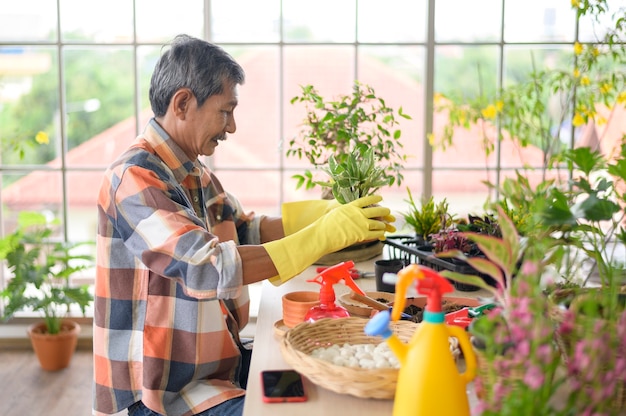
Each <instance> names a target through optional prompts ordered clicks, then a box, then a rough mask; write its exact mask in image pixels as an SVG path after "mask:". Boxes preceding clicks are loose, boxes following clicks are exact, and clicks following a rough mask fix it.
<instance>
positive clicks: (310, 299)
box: [283, 291, 320, 328]
mask: <svg viewBox="0 0 626 416" xmlns="http://www.w3.org/2000/svg"><path fill="white" fill-rule="evenodd" d="M319 304H320V294H319V293H318V292H306V291H305V292H291V293H287V294H285V295H284V296H283V322H284V324H285V326H287V327H288V328H293V327H294V326H296V325H298V324H299V323H300V322H303V321H304V317H305V316H306V314H307V312H308V311H309V309H311V308H312V307H314V306H318V305H319Z"/></svg>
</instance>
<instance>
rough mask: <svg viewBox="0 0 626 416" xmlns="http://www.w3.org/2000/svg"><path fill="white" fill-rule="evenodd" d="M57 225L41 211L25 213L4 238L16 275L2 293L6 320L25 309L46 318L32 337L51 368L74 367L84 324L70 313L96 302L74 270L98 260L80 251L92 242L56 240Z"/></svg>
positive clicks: (3, 255) (0, 247) (1, 243)
mask: <svg viewBox="0 0 626 416" xmlns="http://www.w3.org/2000/svg"><path fill="white" fill-rule="evenodd" d="M53 225H54V222H49V221H48V220H47V219H46V217H45V216H44V215H43V214H41V213H35V212H20V214H19V218H18V225H17V228H16V229H15V231H13V232H12V233H10V234H7V235H6V236H4V238H2V239H0V259H2V260H5V261H6V264H7V268H8V271H9V273H10V274H11V277H10V278H9V280H8V284H7V286H6V288H4V289H3V290H2V291H1V292H0V297H1V298H2V299H3V300H4V301H6V303H5V307H4V313H3V319H4V320H8V319H9V318H11V317H12V316H13V315H14V314H15V313H17V312H19V311H32V312H37V313H39V314H41V315H42V316H43V318H44V321H43V322H41V323H37V324H34V325H32V326H31V327H30V328H29V336H30V338H31V342H32V345H33V349H34V350H35V353H36V354H37V357H38V359H39V362H40V364H41V366H42V368H44V369H45V370H58V369H61V368H65V367H67V366H68V365H69V362H70V360H71V357H72V355H73V352H74V350H75V348H76V344H77V337H78V333H79V331H80V326H79V325H78V324H77V323H76V322H73V321H71V320H66V319H64V316H65V315H66V314H67V313H68V312H69V310H70V307H72V306H77V307H78V308H79V309H80V311H81V312H82V313H83V315H84V314H85V309H86V308H87V306H89V304H90V303H91V301H92V300H93V297H92V295H91V293H90V292H89V290H88V287H87V286H78V287H74V286H70V282H69V279H70V277H71V276H72V275H73V274H74V273H76V272H78V271H80V270H83V269H85V268H87V267H90V266H91V264H92V256H91V255H90V254H75V252H74V250H75V249H76V248H77V247H78V246H79V245H82V244H87V243H65V242H60V241H53V239H52V233H53V231H54V229H53ZM49 359H50V360H52V361H48V360H49Z"/></svg>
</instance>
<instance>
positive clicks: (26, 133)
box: [0, 46, 59, 165]
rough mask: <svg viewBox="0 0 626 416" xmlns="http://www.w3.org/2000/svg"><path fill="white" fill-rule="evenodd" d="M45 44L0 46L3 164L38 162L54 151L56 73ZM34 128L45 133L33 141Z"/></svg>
mask: <svg viewBox="0 0 626 416" xmlns="http://www.w3.org/2000/svg"><path fill="white" fill-rule="evenodd" d="M57 66H58V65H57V52H56V49H54V48H49V47H32V46H8V47H1V48H0V137H1V138H2V146H1V148H0V152H1V158H0V160H1V161H2V163H3V164H8V165H11V164H40V163H46V162H48V161H50V160H52V159H53V158H54V157H55V156H56V154H57V150H56V149H57V147H58V146H59V141H58V140H57V131H58V114H57V113H55V108H56V107H57V103H58V102H59V76H58V70H57ZM38 132H43V133H45V135H44V136H40V140H39V142H37V141H36V135H37V133H38Z"/></svg>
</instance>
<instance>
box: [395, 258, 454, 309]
mask: <svg viewBox="0 0 626 416" xmlns="http://www.w3.org/2000/svg"><path fill="white" fill-rule="evenodd" d="M413 280H417V284H416V289H417V292H418V293H421V294H423V295H426V296H427V298H428V300H427V302H426V310H427V311H429V312H441V297H442V296H443V294H444V293H449V292H453V291H454V286H452V285H451V284H450V282H449V281H448V280H447V279H446V278H445V277H443V276H441V275H440V274H439V273H437V272H436V271H434V270H433V269H431V268H428V267H424V266H420V265H418V264H410V265H408V266H407V267H405V268H404V269H402V270H400V271H399V272H398V281H397V282H396V297H395V302H394V304H395V305H397V306H396V307H394V309H393V313H392V319H393V320H394V321H397V320H398V319H399V318H400V313H401V312H402V310H403V309H404V304H405V302H406V299H405V293H406V289H407V287H408V286H409V285H410V284H411V283H412V282H413Z"/></svg>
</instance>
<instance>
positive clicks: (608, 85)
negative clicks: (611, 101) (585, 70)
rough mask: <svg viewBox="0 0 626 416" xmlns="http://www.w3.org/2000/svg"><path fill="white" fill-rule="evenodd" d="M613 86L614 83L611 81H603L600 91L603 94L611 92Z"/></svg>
mask: <svg viewBox="0 0 626 416" xmlns="http://www.w3.org/2000/svg"><path fill="white" fill-rule="evenodd" d="M612 87H613V85H612V84H611V83H610V82H603V83H602V85H600V92H601V93H602V94H608V93H609V92H611V88H612Z"/></svg>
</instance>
